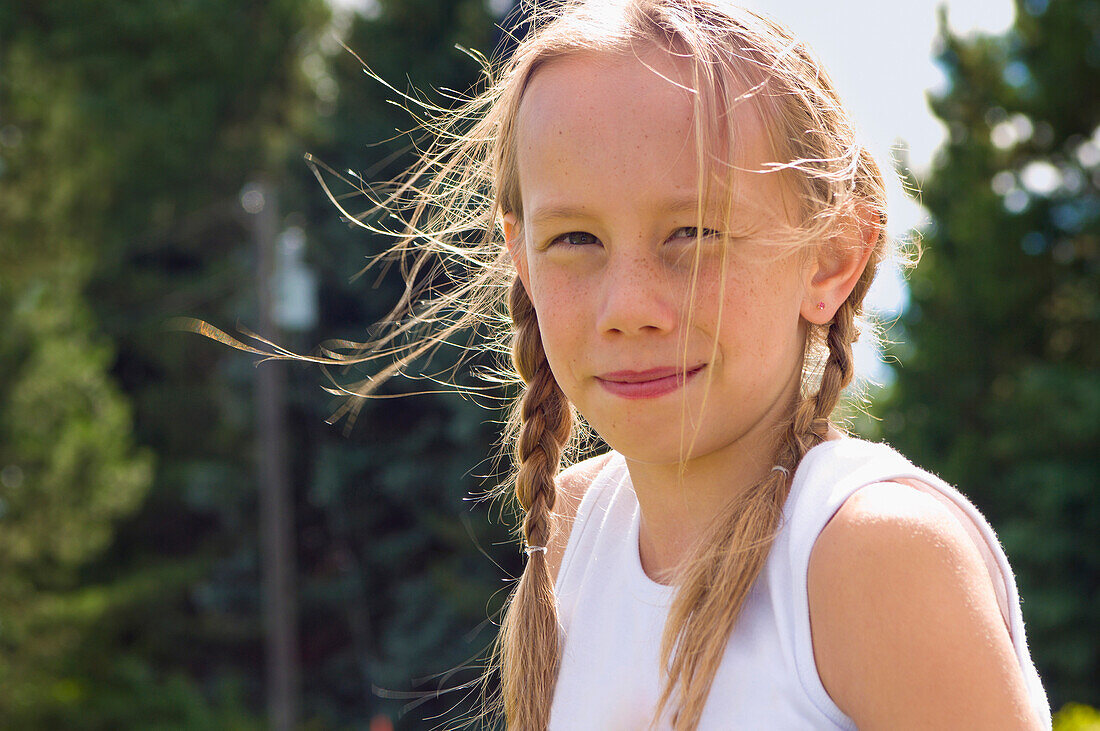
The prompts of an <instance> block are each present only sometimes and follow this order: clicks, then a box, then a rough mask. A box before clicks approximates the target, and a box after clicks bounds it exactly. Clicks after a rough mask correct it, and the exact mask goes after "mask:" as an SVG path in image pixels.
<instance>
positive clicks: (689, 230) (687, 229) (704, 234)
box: [669, 226, 718, 241]
mask: <svg viewBox="0 0 1100 731" xmlns="http://www.w3.org/2000/svg"><path fill="white" fill-rule="evenodd" d="M715 236H718V232H717V231H715V230H714V229H712V228H704V229H699V228H696V227H695V226H683V227H681V228H678V229H676V230H675V231H673V232H672V236H670V237H669V239H670V240H671V239H691V240H692V241H694V240H695V239H697V238H703V239H709V238H713V237H715Z"/></svg>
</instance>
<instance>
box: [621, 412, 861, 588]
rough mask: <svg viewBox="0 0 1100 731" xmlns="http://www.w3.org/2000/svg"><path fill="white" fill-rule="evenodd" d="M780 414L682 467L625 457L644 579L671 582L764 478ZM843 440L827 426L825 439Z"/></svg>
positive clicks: (773, 452)
mask: <svg viewBox="0 0 1100 731" xmlns="http://www.w3.org/2000/svg"><path fill="white" fill-rule="evenodd" d="M777 411H779V413H782V411H780V410H777ZM779 413H777V414H775V415H773V418H770V419H762V420H761V422H760V423H758V424H757V425H756V427H755V428H754V429H752V430H751V431H750V432H748V433H746V434H744V435H742V437H741V438H739V439H738V440H736V441H734V442H731V443H729V444H727V445H725V446H724V447H722V448H720V449H718V450H715V451H713V452H710V453H708V454H706V455H702V456H699V457H696V458H693V459H691V460H688V461H687V462H686V463H683V464H681V463H679V462H672V463H663V464H653V463H646V462H640V461H637V460H632V459H629V458H627V460H626V463H627V469H628V470H629V472H630V479H631V482H632V484H633V486H634V492H635V494H636V495H637V497H638V504H639V507H640V509H641V525H640V528H639V539H638V542H639V554H640V557H641V562H642V568H643V570H644V571H645V573H646V575H647V576H649V577H650V578H651V579H653V580H654V581H657V582H659V583H666V584H668V583H674V580H675V579H674V577H675V572H676V569H677V567H678V566H680V565H681V563H682V562H683V561H684V559H686V558H687V556H688V554H689V552H690V550H691V548H692V546H693V545H694V543H695V541H696V540H698V538H699V536H701V535H702V533H703V532H704V531H705V530H706V528H707V526H708V525H709V523H710V521H711V520H712V519H713V518H714V516H716V515H718V514H719V513H720V512H721V511H722V510H723V509H725V507H726V506H727V505H728V504H729V502H730V501H731V500H733V499H734V498H736V497H737V496H738V495H739V494H741V493H742V492H744V491H745V490H747V489H749V488H750V487H752V485H754V484H755V483H756V482H757V481H758V480H760V479H761V478H763V477H765V476H766V475H767V473H768V471H769V470H771V468H772V467H773V466H774V464H775V463H774V454H775V451H776V449H775V448H776V441H775V440H776V425H777V424H779V423H781V420H780V419H779V418H777V417H778V416H779ZM843 436H844V434H843V433H841V432H840V431H838V430H837V429H836V428H835V427H832V426H830V427H829V433H828V435H827V437H826V439H827V440H832V439H839V438H842V437H843Z"/></svg>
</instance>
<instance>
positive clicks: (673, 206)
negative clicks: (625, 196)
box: [530, 196, 705, 226]
mask: <svg viewBox="0 0 1100 731" xmlns="http://www.w3.org/2000/svg"><path fill="white" fill-rule="evenodd" d="M650 210H653V211H657V212H659V213H686V212H692V213H694V212H696V211H698V210H699V199H698V198H695V197H694V196H692V197H688V198H670V199H669V200H667V201H665V202H663V203H659V204H657V205H655V206H653V207H652V208H651V209H650ZM704 210H705V208H704ZM592 216H593V214H592V213H591V211H590V210H589V209H587V208H585V207H583V206H570V205H560V206H545V207H543V208H537V209H535V210H534V211H533V212H532V213H531V217H530V221H531V225H532V226H538V225H540V224H546V223H549V222H551V221H556V220H560V219H578V218H591V217H592Z"/></svg>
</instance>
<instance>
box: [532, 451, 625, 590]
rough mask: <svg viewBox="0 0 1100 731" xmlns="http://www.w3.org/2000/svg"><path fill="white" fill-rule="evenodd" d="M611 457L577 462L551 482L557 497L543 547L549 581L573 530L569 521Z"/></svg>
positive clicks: (558, 564)
mask: <svg viewBox="0 0 1100 731" xmlns="http://www.w3.org/2000/svg"><path fill="white" fill-rule="evenodd" d="M614 454H615V453H614V452H605V453H604V454H601V455H598V456H596V457H592V458H590V459H586V460H584V461H583V462H578V463H577V464H575V465H572V466H571V467H569V468H567V469H564V470H562V471H561V472H560V473H558V476H557V477H556V478H555V480H554V482H555V483H556V485H557V488H558V494H557V497H556V498H555V500H554V524H553V531H552V532H551V534H550V542H549V545H548V546H547V547H546V561H547V564H548V565H549V567H550V578H551V579H552V580H553V581H557V578H558V570H559V569H560V568H561V560H562V556H564V554H565V547H566V546H567V545H568V543H569V534H570V533H571V532H572V529H573V519H574V518H575V517H576V516H577V509H578V508H579V507H580V504H581V501H582V500H584V495H585V493H586V492H588V488H589V487H590V486H591V485H592V482H593V481H594V480H595V479H596V476H597V475H599V474H600V472H602V471H603V469H604V468H605V467H606V466H607V463H608V462H609V461H610V460H611V458H612V457H613V456H614Z"/></svg>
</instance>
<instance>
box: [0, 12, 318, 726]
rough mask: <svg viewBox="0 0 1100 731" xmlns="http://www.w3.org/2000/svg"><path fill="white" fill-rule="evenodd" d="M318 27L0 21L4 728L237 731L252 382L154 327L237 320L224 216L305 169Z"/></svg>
mask: <svg viewBox="0 0 1100 731" xmlns="http://www.w3.org/2000/svg"><path fill="white" fill-rule="evenodd" d="M326 19H327V9H326V7H325V5H324V4H323V2H321V0H276V1H274V2H264V3H260V2H249V3H237V2H222V1H219V0H200V1H199V2H194V3H160V2H150V1H148V0H144V1H143V0H129V1H127V2H119V3H108V4H106V5H104V4H93V3H85V2H79V1H75V0H74V1H71V2H66V1H64V0H63V1H61V2H51V3H37V4H10V3H4V4H2V5H0V33H2V38H0V74H2V76H0V130H2V132H0V140H2V145H3V147H2V148H0V156H2V157H0V165H2V169H0V185H2V186H3V187H4V193H3V195H2V196H0V230H2V231H3V240H2V241H0V257H2V259H0V313H3V314H2V316H3V317H4V321H5V325H4V327H5V336H4V338H3V341H2V342H0V376H2V379H0V436H2V442H0V468H2V469H3V470H4V472H3V475H4V480H3V486H4V492H3V494H2V497H3V504H4V506H5V508H4V517H3V518H2V519H0V520H2V521H3V524H2V528H3V530H2V531H0V534H2V536H3V538H0V546H2V547H0V562H2V563H0V575H2V577H3V578H2V579H0V582H2V584H0V586H2V587H3V588H2V592H3V597H2V599H0V602H2V604H0V611H2V612H3V615H0V642H2V643H3V647H4V652H2V653H0V657H2V659H0V673H2V676H3V677H2V680H3V684H2V688H0V722H2V725H4V726H5V727H18V728H28V727H29V728H34V727H66V728H131V727H137V726H141V727H145V728H148V727H150V726H157V725H161V726H164V727H173V728H178V727H187V726H190V727H201V728H210V727H224V726H226V725H234V726H236V727H242V726H243V725H245V724H247V723H248V721H247V718H248V714H247V712H245V711H243V710H242V708H243V705H245V704H247V703H248V702H249V701H251V700H252V697H251V696H250V693H252V692H253V691H254V686H255V685H256V684H257V683H256V681H255V680H251V683H250V682H249V680H250V679H252V678H255V677H256V676H258V672H257V665H258V663H257V661H256V660H255V658H256V655H257V652H256V651H255V650H256V647H257V646H258V644H259V642H258V638H259V621H258V611H257V608H256V604H257V602H256V600H255V598H254V594H255V590H254V587H255V577H254V574H255V571H254V567H252V566H250V565H249V563H248V557H249V556H248V551H249V548H250V545H251V544H250V543H249V539H250V537H251V535H250V525H251V524H250V521H249V520H248V516H249V515H250V511H249V505H248V500H249V496H250V494H251V491H252V485H253V482H252V481H251V480H250V479H249V461H250V460H249V456H248V453H249V451H250V450H249V446H248V445H249V442H248V439H249V434H250V431H251V427H250V421H249V420H248V417H247V394H248V375H249V374H248V368H247V366H245V367H239V368H237V371H236V372H234V371H233V368H234V367H235V366H234V364H233V363H232V362H231V361H230V360H229V359H228V358H226V357H225V354H222V353H214V352H209V351H208V352H205V353H197V352H193V351H188V350H185V348H184V347H183V343H182V342H181V339H179V338H173V337H172V336H170V335H168V334H167V333H165V332H164V330H163V323H164V320H165V318H167V317H168V316H170V315H173V314H178V313H179V311H180V310H181V309H186V308H188V307H205V308H209V311H215V310H218V311H223V312H232V313H234V314H235V315H240V314H241V312H242V310H243V308H242V306H241V302H242V301H245V298H246V297H247V296H248V295H249V294H250V293H249V292H248V291H247V289H246V287H247V285H248V284H249V282H250V280H251V277H250V276H249V263H250V262H249V259H248V252H249V251H250V250H251V246H250V243H249V242H248V238H247V230H246V229H247V226H246V223H245V222H244V221H243V220H242V215H241V214H240V213H239V212H238V211H239V204H238V202H237V196H238V192H239V191H240V189H241V186H242V185H243V184H244V183H245V182H247V181H248V180H249V179H250V177H251V176H252V175H255V174H261V173H265V174H268V175H271V176H272V177H273V178H275V179H278V177H279V176H280V174H281V173H282V171H283V169H284V168H285V164H286V161H287V159H288V158H294V159H298V158H299V153H300V149H292V148H293V144H294V143H293V140H294V139H295V134H297V133H300V132H301V131H302V130H303V129H304V128H307V127H308V124H309V120H310V119H311V118H312V117H313V116H314V106H313V90H312V88H311V86H310V84H309V83H308V80H307V79H306V77H305V75H304V74H303V72H302V70H301V66H300V64H301V59H302V57H303V55H305V52H306V51H308V49H309V47H310V45H311V44H312V43H313V42H314V40H313V39H314V38H315V37H316V36H317V34H318V31H319V30H320V29H321V28H322V27H323V25H324V23H325V22H326ZM219 308H223V309H219ZM204 314H208V316H209V312H207V313H204ZM234 379H235V380H236V382H237V386H236V387H234V386H232V385H230V384H231V383H232V381H233V380H234ZM153 454H156V455H157V457H158V458H157V459H156V460H154V459H153V458H152V455H153ZM242 454H243V455H246V456H244V457H242ZM135 511H136V512H135ZM127 516H128V517H127ZM241 576H243V577H244V578H245V579H246V581H244V582H240V581H238V579H239V578H240V577H241ZM241 584H243V587H241V586H240V585H241ZM233 589H235V590H236V592H237V593H235V594H234V593H232V590H233ZM250 592H251V594H250ZM242 594H243V595H244V597H245V598H244V599H243V600H242V599H241V595H242ZM227 596H228V597H229V598H226V597H227ZM242 604H243V607H242ZM242 648H244V651H242ZM234 678H237V679H238V680H234Z"/></svg>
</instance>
